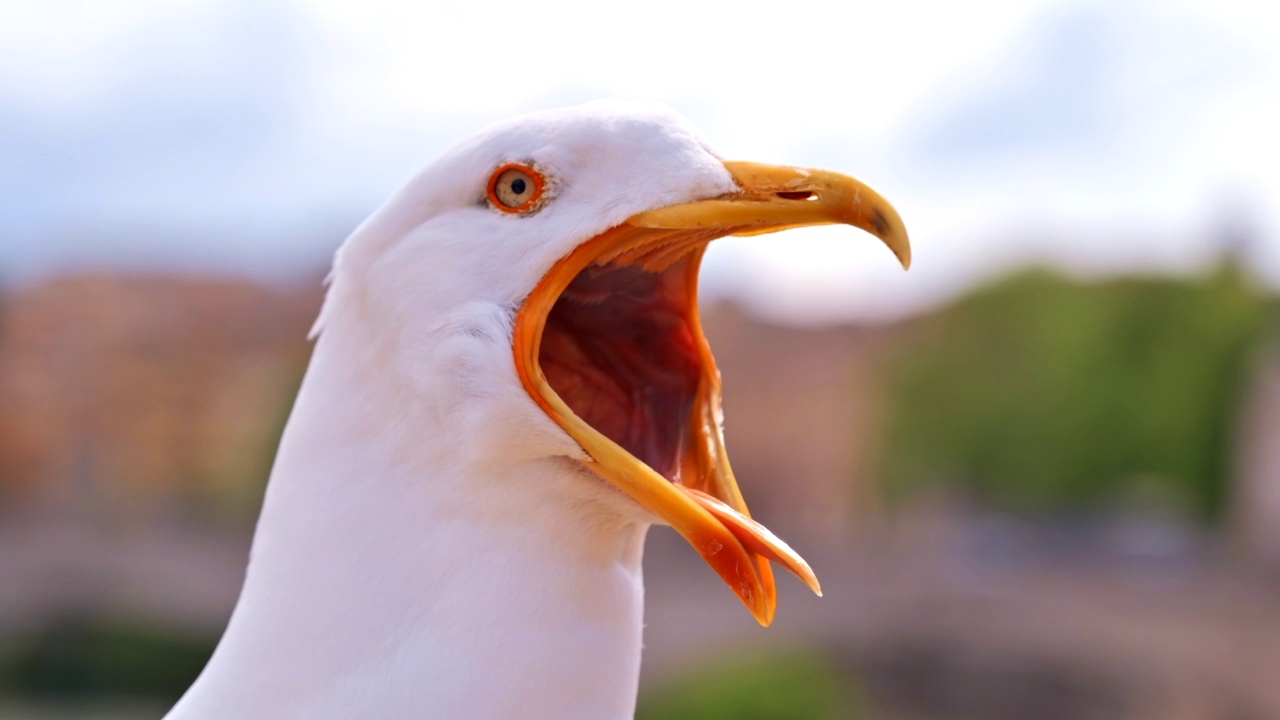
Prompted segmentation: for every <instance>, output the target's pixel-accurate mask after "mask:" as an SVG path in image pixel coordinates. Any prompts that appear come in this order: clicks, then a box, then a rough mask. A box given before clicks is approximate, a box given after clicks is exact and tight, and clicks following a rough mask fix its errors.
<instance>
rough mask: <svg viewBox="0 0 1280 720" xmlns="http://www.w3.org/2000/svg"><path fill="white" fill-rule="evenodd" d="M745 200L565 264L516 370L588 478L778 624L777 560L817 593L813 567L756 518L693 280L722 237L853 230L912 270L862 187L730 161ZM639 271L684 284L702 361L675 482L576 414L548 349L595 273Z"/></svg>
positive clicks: (613, 240) (538, 309) (526, 320)
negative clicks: (560, 309)
mask: <svg viewBox="0 0 1280 720" xmlns="http://www.w3.org/2000/svg"><path fill="white" fill-rule="evenodd" d="M725 167H726V168H727V169H728V171H729V173H730V174H731V175H732V176H733V178H734V180H735V181H736V183H737V185H738V187H739V190H738V191H737V192H735V193H731V194H729V195H725V196H721V197H716V198H711V199H707V200H701V201H697V202H692V203H685V204H679V205H672V206H668V207H663V208H658V209H655V210H650V211H647V212H643V213H640V214H638V215H635V216H633V217H631V218H629V219H628V220H627V221H626V222H624V223H622V224H620V225H618V226H616V227H614V228H611V229H610V230H607V231H606V232H604V233H602V234H600V235H598V236H596V237H594V238H592V239H590V240H588V241H586V242H584V243H582V244H581V245H579V246H578V248H577V249H575V250H574V251H573V252H571V253H570V254H569V255H567V256H565V257H564V258H562V259H561V260H560V261H559V262H558V263H557V264H556V265H555V266H554V267H553V268H552V269H551V270H550V271H548V273H547V274H546V275H545V276H544V277H543V279H542V281H541V282H539V284H538V286H537V288H535V289H534V291H533V292H532V293H531V294H530V296H529V297H528V298H527V299H526V300H525V302H524V305H523V306H522V307H521V309H520V312H519V313H518V315H517V318H516V324H515V333H514V339H513V340H514V351H515V360H516V368H517V370H518V372H519V374H520V378H521V380H522V382H523V383H524V386H525V388H526V390H527V391H528V392H529V394H530V396H531V397H532V398H533V399H534V401H535V402H537V403H538V405H540V406H541V407H542V408H543V410H544V411H546V412H547V414H548V415H549V416H550V417H551V418H552V419H553V420H554V421H555V422H556V423H557V424H559V425H560V427H562V428H563V429H564V430H565V432H567V433H568V434H569V435H570V436H571V437H573V438H574V440H576V441H577V442H578V443H579V444H580V445H581V446H582V448H583V449H584V450H585V451H586V453H587V454H588V455H590V456H591V458H592V460H593V462H592V463H590V467H591V468H592V469H593V470H594V471H595V472H596V473H597V474H599V475H600V476H601V477H603V478H604V479H605V480H607V481H608V482H610V483H612V484H613V485H615V486H616V487H617V488H618V489H620V490H622V491H623V492H625V493H626V494H627V495H629V496H630V497H631V498H632V499H634V500H635V501H636V502H638V503H639V504H640V505H642V506H644V507H645V508H647V509H648V510H650V511H651V512H653V513H654V514H656V515H657V516H659V517H661V518H662V519H663V520H665V521H666V522H667V523H669V524H670V525H671V526H672V527H673V528H675V529H676V530H677V531H678V532H679V533H680V534H681V535H683V536H684V537H685V539H687V540H688V541H689V542H690V544H692V545H693V547H694V548H695V549H696V550H697V551H698V552H699V553H700V554H701V555H702V557H703V558H704V559H705V560H706V561H707V562H708V563H709V564H710V565H711V566H712V567H713V568H714V569H715V570H716V572H718V573H719V574H720V576H721V577H722V578H723V579H724V580H725V582H727V583H728V584H729V586H730V587H731V588H732V589H733V590H734V591H735V592H736V593H737V595H738V597H739V598H741V600H742V602H743V603H744V604H745V605H746V606H747V607H748V609H750V610H751V612H752V614H753V615H754V616H755V618H756V619H757V620H758V621H759V622H760V624H762V625H768V624H770V623H771V622H772V620H773V615H774V610H775V608H776V605H777V591H776V588H775V585H774V581H773V574H772V570H771V567H770V561H772V562H778V563H781V564H782V565H783V566H784V567H786V568H787V569H788V570H791V571H792V572H793V573H795V574H796V575H797V576H798V577H800V578H801V579H802V580H803V581H804V582H805V583H806V584H807V585H808V586H809V587H810V588H811V589H813V591H814V592H816V593H818V594H821V590H820V588H819V586H818V581H817V578H816V577H815V576H814V574H813V571H812V570H811V569H810V568H809V566H808V564H806V563H805V561H804V560H803V559H802V558H801V557H800V556H799V555H798V554H796V553H795V552H794V551H793V550H791V548H789V547H788V546H787V545H786V544H785V543H783V542H782V541H781V540H779V539H778V538H777V537H775V536H774V535H773V534H772V533H770V532H769V531H768V530H767V529H766V528H764V526H762V525H760V524H759V523H757V522H755V521H754V520H752V519H751V518H750V515H749V513H748V512H747V506H746V502H745V501H744V500H743V498H742V493H741V491H740V490H739V488H738V484H737V481H736V480H735V479H734V476H733V471H732V469H731V468H730V466H729V461H728V456H727V454H726V453H725V448H724V437H723V434H722V431H721V425H722V412H721V402H720V398H721V388H720V373H719V371H718V370H717V369H716V365H715V360H714V358H713V357H712V355H711V349H710V347H709V346H708V345H707V341H706V338H705V337H704V336H703V333H702V329H701V324H700V321H699V317H698V312H697V279H698V270H699V266H700V263H701V258H702V254H703V251H704V250H705V249H706V246H707V244H708V243H709V242H710V241H711V240H714V239H716V238H719V237H724V236H726V235H756V234H764V233H771V232H777V231H780V230H785V229H788V228H793V227H802V226H807V225H823V224H834V223H839V224H848V225H853V226H855V227H859V228H862V229H863V230H866V231H867V232H869V233H871V234H873V235H875V236H876V237H878V238H880V239H881V240H882V241H883V242H884V243H885V244H886V245H888V246H889V249H890V250H892V251H893V253H894V255H895V256H897V258H898V260H899V261H900V262H901V263H902V265H903V267H904V268H905V267H907V266H909V265H910V262H911V248H910V244H909V241H908V239H907V233H906V229H905V228H904V227H903V224H902V220H901V219H900V218H899V217H898V213H897V212H896V211H895V210H894V209H893V207H892V206H891V205H889V203H888V202H886V201H885V200H884V199H883V198H881V197H880V195H878V194H877V193H876V192H875V191H873V190H871V188H869V187H867V186H866V185H864V184H862V183H861V182H859V181H857V180H855V179H853V178H851V177H848V176H846V175H841V174H838V173H833V172H829V171H825V170H806V169H801V168H792V167H775V166H768V165H759V164H756V163H743V162H726V163H725ZM620 265H634V266H638V267H640V268H642V269H644V270H647V271H650V272H654V273H675V274H680V275H681V279H682V282H683V284H684V288H683V290H684V292H683V294H682V295H681V296H680V298H681V300H680V302H682V303H683V304H684V305H685V307H683V309H682V311H683V313H684V316H685V318H686V322H687V323H688V325H689V330H690V333H691V336H692V339H693V342H694V343H695V344H696V354H697V356H698V358H699V360H700V363H699V368H700V371H699V378H698V380H697V383H696V384H697V389H696V392H695V393H694V396H693V397H692V398H691V408H690V412H689V416H688V426H687V428H685V433H684V436H683V441H682V452H681V453H680V455H679V468H678V472H677V474H676V475H675V479H674V480H672V479H668V478H667V477H664V476H663V475H662V474H660V473H659V472H657V471H656V470H654V469H653V468H651V467H649V466H648V465H646V464H645V463H644V462H642V461H640V460H639V459H637V457H636V456H635V455H634V454H633V453H631V452H629V451H628V450H627V449H625V448H624V447H623V446H622V445H620V444H619V443H618V442H615V441H614V440H612V439H610V438H609V437H606V436H605V435H604V434H603V433H601V432H599V431H598V430H597V429H596V428H593V427H592V426H591V425H590V424H588V423H587V422H586V421H584V420H583V419H582V418H581V417H579V415H578V414H576V413H575V412H574V411H573V410H572V409H571V408H570V407H569V405H568V404H567V403H566V402H565V401H564V400H563V399H562V398H561V396H560V395H559V394H558V393H557V392H556V390H555V389H554V388H553V387H552V386H551V383H549V382H548V381H547V378H546V376H545V374H544V372H543V369H542V367H541V365H540V362H539V360H540V350H541V345H542V337H543V331H544V329H545V327H546V323H547V318H548V316H549V315H550V314H551V312H552V309H553V308H554V307H555V304H556V302H557V301H558V300H559V299H560V297H561V296H562V294H563V293H564V292H565V290H566V288H568V287H569V286H570V284H571V283H573V282H574V280H575V278H577V277H578V276H579V274H580V273H582V272H583V271H584V270H585V269H587V268H588V267H591V266H620Z"/></svg>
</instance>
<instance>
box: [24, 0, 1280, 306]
mask: <svg viewBox="0 0 1280 720" xmlns="http://www.w3.org/2000/svg"><path fill="white" fill-rule="evenodd" d="M0 12H3V13H4V14H5V15H6V17H3V18H0V126H3V127H0V152H2V153H3V154H4V155H5V156H6V157H16V158H17V159H18V160H17V162H16V163H6V164H5V166H4V167H0V191H3V193H4V196H5V198H6V199H5V200H3V201H0V202H3V203H4V212H3V213H0V234H2V235H3V236H4V237H6V239H5V240H4V242H3V243H0V245H2V246H3V247H0V262H3V263H4V266H5V268H6V270H7V271H8V272H9V273H10V274H12V273H20V272H23V271H24V268H26V269H28V270H29V269H31V268H47V267H59V266H66V265H68V264H80V263H83V262H85V261H86V260H89V261H106V262H117V261H120V260H119V259H120V258H127V260H124V261H122V262H135V261H147V259H148V258H150V259H151V261H154V262H160V263H165V264H182V265H187V266H191V265H196V264H202V263H207V264H210V265H212V266H216V267H218V268H221V269H237V268H240V269H247V270H250V271H255V272H269V273H279V272H281V271H280V268H282V267H297V266H299V265H305V269H306V270H308V271H309V270H312V269H313V267H314V265H315V264H319V263H321V262H323V258H324V257H325V256H326V255H327V253H328V251H329V250H330V249H331V247H330V246H331V245H332V243H333V242H334V238H335V236H336V230H330V231H322V232H319V233H317V232H316V230H315V229H316V228H318V227H322V226H323V225H325V224H326V223H332V225H333V226H334V227H335V228H337V227H340V226H343V225H347V226H349V225H350V224H352V223H354V222H355V221H357V220H358V219H359V216H360V215H362V214H364V213H367V212H368V211H369V210H371V209H372V208H373V207H374V206H375V205H376V204H377V202H378V201H379V200H380V199H381V198H382V197H384V196H385V195H387V194H388V193H390V192H391V191H392V190H393V189H394V188H395V186H396V185H397V184H398V183H399V182H401V181H402V180H403V179H404V178H406V177H407V176H408V175H409V174H410V173H412V172H413V170H414V169H416V168H417V167H418V166H420V165H421V164H422V163H423V162H424V161H426V160H427V159H429V158H430V157H431V156H432V155H433V154H435V153H437V152H439V151H440V150H442V149H443V148H444V147H445V146H446V145H447V144H449V143H451V142H452V141H454V140H456V139H459V138H461V137H464V136H465V135H466V134H467V133H468V132H470V131H471V130H472V129H474V128H476V127H478V126H480V125H482V124H485V123H488V122H491V121H494V120H498V119H501V118H503V117H506V116H509V115H511V114H513V113H516V112H522V111H526V110H530V109H535V108H538V107H546V106H549V105H558V104H565V103H567V102H573V101H578V100H583V99H587V98H589V97H595V96H600V95H613V96H628V97H646V98H655V99H660V100H664V101H666V102H669V103H671V104H673V105H675V106H677V107H678V108H679V109H681V110H682V111H683V112H685V113H686V114H688V115H690V117H691V118H692V119H693V120H694V121H695V122H696V123H697V124H699V125H700V126H701V127H702V128H703V130H704V131H705V132H706V134H707V135H708V136H709V137H710V138H711V140H712V142H713V144H714V145H715V146H716V147H717V148H718V149H720V150H721V152H723V153H724V154H725V155H726V156H730V157H737V158H750V159H757V160H762V161H773V162H793V163H797V164H811V165H819V166H827V167H833V168H835V169H839V170H843V171H847V172H851V173H853V174H855V175H858V176H860V177H863V178H864V179H866V180H867V181H869V182H871V184H873V185H875V186H877V187H878V188H879V189H880V190H881V191H882V192H884V194H885V195H887V196H888V197H890V198H891V199H892V200H893V201H894V202H895V204H896V205H897V206H898V207H899V210H900V211H902V214H903V216H904V217H905V218H906V220H907V222H908V226H909V227H910V228H911V230H912V236H913V240H914V244H915V245H916V248H917V250H916V258H917V265H916V269H915V270H913V272H912V273H910V274H908V275H905V276H903V275H902V274H901V273H900V272H898V271H896V270H895V269H894V268H893V265H892V261H891V259H890V258H889V256H888V254H887V253H886V252H884V251H883V249H882V248H878V247H876V246H875V245H874V243H873V242H872V241H870V240H868V239H866V238H861V237H857V236H854V235H851V234H850V233H848V232H845V233H839V232H835V231H831V230H813V231H808V232H805V233H803V234H801V235H799V236H796V237H789V238H788V239H787V240H786V241H785V242H777V241H776V239H775V240H774V241H770V240H769V239H768V238H762V239H759V240H738V241H728V242H729V243H732V244H726V245H725V246H724V247H720V248H716V249H714V250H713V252H712V254H711V255H710V257H709V268H708V269H709V277H708V286H709V287H710V288H712V289H717V288H718V289H719V290H720V291H723V292H740V293H742V294H745V295H747V296H749V297H751V298H754V299H755V300H756V301H757V302H760V303H765V304H768V305H770V306H772V307H774V308H775V309H776V308H783V309H784V312H786V313H789V314H793V315H809V316H812V315H814V314H818V315H822V314H825V315H845V314H851V313H853V314H856V313H862V314H893V313H899V312H902V311H904V309H909V308H911V307H916V306H918V305H920V304H921V303H926V302H930V301H932V300H934V299H936V298H938V297H940V296H944V295H946V294H948V293H951V292H954V291H956V290H958V289H960V288H962V287H964V286H965V285H966V284H967V283H969V282H972V280H973V279H974V278H976V277H981V276H984V275H988V274H991V273H993V272H997V271H999V270H1000V269H1001V268H1003V267H1007V266H1008V265H1010V264H1012V263H1019V262H1026V261H1031V260H1037V259H1051V260H1054V261H1057V262H1062V263H1066V264H1069V265H1072V266H1076V267H1085V268H1093V269H1098V270H1107V269H1108V268H1113V269H1123V268H1133V267H1145V268H1151V267H1155V268H1161V267H1177V268H1181V267H1187V266H1190V265H1192V264H1193V263H1195V262H1197V261H1199V260H1201V259H1203V258H1204V257H1205V256H1207V255H1209V254H1211V253H1212V251H1213V247H1212V243H1211V242H1210V241H1211V239H1212V238H1211V237H1210V236H1209V235H1208V233H1207V230H1208V229H1210V228H1211V225H1212V223H1214V222H1215V221H1216V218H1218V217H1220V216H1221V214H1222V213H1223V212H1224V210H1223V209H1222V208H1223V207H1224V206H1238V207H1244V208H1246V209H1247V210H1248V211H1249V212H1256V213H1257V214H1258V216H1259V217H1258V221H1257V222H1258V224H1259V225H1260V227H1261V228H1262V229H1263V232H1264V233H1268V235H1266V236H1267V237H1274V236H1275V234H1276V233H1277V232H1280V221H1278V218H1277V217H1276V215H1275V213H1276V212H1277V210H1276V208H1280V182H1277V179H1276V178H1277V175H1276V171H1275V170H1273V168H1277V167H1280V150H1278V148H1277V141H1276V134H1275V132H1274V130H1273V129H1272V128H1274V127H1277V126H1280V116H1278V110H1277V102H1278V101H1277V98H1280V81H1278V80H1277V78H1280V30H1277V29H1276V27H1275V25H1274V23H1266V22H1263V21H1261V19H1260V18H1259V17H1257V12H1258V11H1257V9H1256V4H1254V3H1245V2H1234V3H1227V4H1222V3H1218V2H1212V3H1211V2H1209V0H1204V1H1203V2H1194V3H1184V4H1183V5H1181V6H1170V5H1155V4H1144V3H1123V2H1121V3H1110V4H1101V3H1092V2H1088V1H1086V2H1042V3H1023V2H1014V1H1012V0H975V1H974V2H969V3H963V4H961V3H857V4H850V3H836V2H814V3H810V4H807V5H805V6H803V7H800V8H795V9H791V8H785V7H782V6H779V5H776V4H771V5H763V4H744V3H712V4H708V3H688V2H683V3H677V2H674V1H669V0H660V1H658V2H650V3H645V4H642V5H635V6H607V7H606V6H601V5H599V4H588V3H559V4H557V3H546V2H544V3H539V4H536V5H531V4H528V3H516V2H506V1H499V2H490V3H483V4H481V3H448V4H441V3H401V2H390V1H388V2H365V3H349V2H345V1H343V2H339V1H338V0H327V1H324V2H314V1H307V2H303V0H295V1H294V2H289V3H286V2H277V3H254V2H249V1H247V0H203V1H202V2H187V3H172V2H158V1H157V2H138V3H131V4H114V3H113V4H105V3H97V2H91V1H88V0H85V1H83V2H61V3H54V2H51V3H44V4H34V3H30V4H22V5H12V4H11V5H8V6H6V7H5V9H4V10H3V11H0ZM68 17H70V18H74V20H73V21H68V20H67V18H68ZM138 228H144V229H146V230H147V231H148V232H136V230H137V229H138ZM193 230H194V231H193ZM176 235H181V236H182V237H183V238H189V239H184V241H183V242H181V243H175V242H174V241H173V239H172V238H174V237H175V236H176ZM14 238H16V239H17V241H16V242H15V241H14ZM51 238H54V239H56V238H62V241H61V244H59V243H58V242H54V241H52V240H51ZM1261 255H1262V259H1263V261H1264V263H1265V266H1266V267H1267V268H1268V269H1269V270H1268V271H1269V272H1270V273H1271V277H1272V278H1276V279H1280V251H1277V250H1276V249H1274V248H1272V249H1270V250H1269V251H1267V250H1264V251H1263V252H1262V253H1261ZM311 257H314V258H315V260H314V261H308V260H306V259H305V258H311ZM140 259H141V260H140ZM743 279H745V280H746V282H742V280H743ZM735 287H741V288H746V289H742V290H735V289H734V288H735Z"/></svg>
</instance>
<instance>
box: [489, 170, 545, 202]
mask: <svg viewBox="0 0 1280 720" xmlns="http://www.w3.org/2000/svg"><path fill="white" fill-rule="evenodd" d="M546 187H547V179H546V178H545V177H543V176H542V173H540V172H538V171H537V170H535V169H533V168H532V167H530V166H528V165H525V164H524V163H515V162H512V163H507V164H505V165H502V166H500V167H499V168H498V169H497V170H494V171H493V175H491V176H490V177H489V184H488V186H487V187H486V188H485V190H486V193H487V194H488V196H489V204H490V205H492V206H494V207H495V208H497V209H498V210H501V211H503V212H507V213H513V214H515V213H526V212H529V211H530V210H532V209H534V208H535V207H537V205H538V201H540V200H541V199H542V193H543V191H544V190H546Z"/></svg>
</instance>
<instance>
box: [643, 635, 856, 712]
mask: <svg viewBox="0 0 1280 720" xmlns="http://www.w3.org/2000/svg"><path fill="white" fill-rule="evenodd" d="M849 685H850V679H849V677H848V676H847V675H845V674H843V673H841V672H840V670H839V668H838V667H836V666H835V665H834V664H833V663H831V662H830V661H829V660H827V659H826V658H825V657H824V656H822V655H820V654H818V653H816V652H813V651H790V652H787V653H783V654H777V655H768V656H750V657H738V658H734V659H731V660H730V659H726V660H722V661H719V662H712V663H707V664H705V665H704V666H703V667H701V668H699V670H698V671H697V672H695V673H693V674H689V675H685V676H682V677H680V678H679V679H678V680H675V681H672V682H669V683H668V684H666V685H664V686H662V687H660V688H657V689H656V691H652V692H645V693H644V694H643V695H642V696H641V699H640V705H639V708H638V709H637V712H636V718H637V720H686V719H687V720H835V719H836V718H841V719H849V718H856V717H858V713H857V712H855V710H856V704H855V698H854V696H853V694H852V692H851V690H850V687H849Z"/></svg>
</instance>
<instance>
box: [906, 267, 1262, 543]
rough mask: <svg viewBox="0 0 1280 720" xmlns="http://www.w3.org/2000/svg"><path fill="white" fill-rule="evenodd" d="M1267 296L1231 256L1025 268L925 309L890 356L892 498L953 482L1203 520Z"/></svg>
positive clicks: (1030, 503)
mask: <svg viewBox="0 0 1280 720" xmlns="http://www.w3.org/2000/svg"><path fill="white" fill-rule="evenodd" d="M1273 305H1274V300H1272V299H1271V298H1270V297H1269V296H1268V295H1267V294H1266V292H1265V291H1264V290H1262V289H1261V288H1260V287H1259V286H1258V284H1256V283H1255V282H1253V281H1252V280H1251V278H1250V277H1249V275H1248V273H1246V272H1245V271H1244V270H1243V268H1242V267H1241V266H1240V265H1239V264H1237V263H1236V262H1235V261H1232V260H1228V261H1225V262H1223V263H1222V264H1221V265H1220V266H1219V267H1218V268H1216V269H1215V270H1214V271H1213V272H1212V273H1211V274H1209V275H1207V276H1201V277H1192V278H1181V279H1169V278H1124V279H1118V280H1109V281H1105V282H1081V281H1078V280H1074V279H1070V278H1067V277H1064V276H1062V275H1059V274H1055V273H1053V272H1051V271H1047V270H1038V269H1037V270H1029V271H1025V272H1022V273H1019V274H1016V275H1013V276H1011V277H1008V278H1005V279H1003V280H1000V281H998V282H996V283H994V284H991V285H989V286H986V287H984V288H980V289H978V290H977V291H975V292H973V293H971V294H970V295H968V296H966V297H965V298H963V299H962V300H960V301H959V302H958V303H956V304H955V305H953V306H951V307H949V308H947V309H945V310H942V311H941V312H939V313H936V314H935V315H933V316H930V317H929V318H926V319H924V320H922V321H920V324H919V325H918V326H917V327H916V328H915V329H914V331H913V332H912V333H911V337H910V339H909V340H908V341H907V342H905V343H903V345H902V348H901V350H900V352H898V353H896V355H895V356H894V357H893V358H891V360H890V363H889V364H888V366H887V368H886V370H887V373H888V377H889V386H888V387H889V388H890V392H891V393H892V396H891V399H890V402H889V409H888V413H889V415H888V422H887V435H886V446H885V453H884V458H885V466H884V468H883V469H884V473H885V478H886V481H887V483H888V489H889V492H890V495H891V497H901V496H903V495H905V494H909V493H912V492H914V491H916V490H918V489H921V488H922V487H926V486H931V485H938V484H942V485H947V486H951V487H956V488H959V489H960V490H961V491H962V492H963V494H964V495H965V496H967V497H969V498H971V499H974V500H977V501H978V502H981V503H983V504H985V505H987V506H992V507H995V508H998V509H1002V510H1009V511H1021V512H1027V511H1031V512H1038V511H1055V510H1063V509H1091V508H1092V509H1096V508H1099V507H1105V506H1108V505H1115V504H1124V503H1128V502H1134V501H1137V502H1143V503H1154V504H1158V505H1160V506H1162V508H1166V509H1173V510H1177V511H1182V512H1185V513H1187V514H1190V515H1192V516H1194V517H1197V518H1199V519H1202V520H1206V521H1212V520H1214V519H1216V518H1218V517H1219V516H1220V514H1221V512H1222V510H1223V508H1224V506H1225V503H1226V501H1227V494H1228V485H1229V483H1228V474H1229V473H1230V462H1231V452H1232V442H1233V426H1234V423H1235V421H1236V418H1237V417H1238V415H1239V407H1240V400H1241V394H1242V390H1243V388H1244V385H1243V383H1244V382H1245V380H1246V379H1247V371H1248V366H1249V363H1250V361H1251V357H1252V354H1253V351H1254V349H1256V348H1257V347H1258V345H1259V343H1260V339H1261V336H1262V333H1263V329H1264V326H1265V325H1266V324H1267V318H1268V316H1269V314H1271V313H1272V311H1273Z"/></svg>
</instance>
